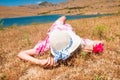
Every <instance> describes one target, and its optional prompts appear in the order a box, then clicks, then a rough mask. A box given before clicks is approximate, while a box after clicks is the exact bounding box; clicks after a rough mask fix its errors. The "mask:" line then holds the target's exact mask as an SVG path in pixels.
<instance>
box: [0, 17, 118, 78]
mask: <svg viewBox="0 0 120 80" xmlns="http://www.w3.org/2000/svg"><path fill="white" fill-rule="evenodd" d="M67 22H68V23H70V24H71V25H72V26H73V28H74V30H75V31H76V33H77V34H78V35H80V36H81V37H84V38H90V39H101V40H104V41H105V45H104V46H105V51H104V52H103V53H101V54H99V55H95V54H93V53H91V54H88V53H85V52H79V53H78V56H77V57H76V58H75V59H73V61H71V62H70V64H71V65H61V66H60V67H58V68H53V69H43V68H41V67H40V66H39V65H34V64H31V63H29V62H26V61H23V60H20V59H19V58H18V57H17V54H18V52H20V51H21V50H25V49H29V48H33V47H34V45H35V44H36V43H37V42H38V41H39V40H42V39H44V38H45V36H46V33H47V30H48V28H49V27H50V26H51V25H52V23H48V24H33V25H29V26H23V27H17V26H14V27H11V28H5V29H2V30H0V79H1V80H119V79H120V15H116V16H107V17H98V18H89V19H78V20H70V21H67ZM35 57H37V58H43V57H46V56H35Z"/></svg>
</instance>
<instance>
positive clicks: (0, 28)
mask: <svg viewBox="0 0 120 80" xmlns="http://www.w3.org/2000/svg"><path fill="white" fill-rule="evenodd" d="M0 30H3V21H2V20H0Z"/></svg>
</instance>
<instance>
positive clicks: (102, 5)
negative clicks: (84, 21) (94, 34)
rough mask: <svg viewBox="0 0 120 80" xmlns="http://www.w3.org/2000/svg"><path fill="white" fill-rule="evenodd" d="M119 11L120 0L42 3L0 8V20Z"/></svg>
mask: <svg viewBox="0 0 120 80" xmlns="http://www.w3.org/2000/svg"><path fill="white" fill-rule="evenodd" d="M119 11H120V0H68V1H67V2H62V3H59V4H52V3H48V2H43V3H42V4H39V5H25V6H14V7H4V6H0V18H5V17H19V16H32V15H43V14H64V15H75V14H104V13H117V12H119Z"/></svg>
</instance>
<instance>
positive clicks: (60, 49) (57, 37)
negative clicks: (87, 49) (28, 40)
mask: <svg viewBox="0 0 120 80" xmlns="http://www.w3.org/2000/svg"><path fill="white" fill-rule="evenodd" d="M49 40H50V47H51V53H52V55H53V56H55V57H56V56H58V54H59V58H60V59H63V60H65V59H67V58H68V57H70V55H71V54H72V53H73V52H74V51H75V50H76V49H77V48H78V47H79V46H80V43H81V38H80V37H79V36H78V35H76V34H75V33H74V32H73V31H65V30H64V31H60V30H54V31H53V32H51V33H50V38H49ZM60 55H61V56H62V57H60ZM64 55H66V56H64ZM63 56H64V57H63ZM57 60H59V59H58V58H57Z"/></svg>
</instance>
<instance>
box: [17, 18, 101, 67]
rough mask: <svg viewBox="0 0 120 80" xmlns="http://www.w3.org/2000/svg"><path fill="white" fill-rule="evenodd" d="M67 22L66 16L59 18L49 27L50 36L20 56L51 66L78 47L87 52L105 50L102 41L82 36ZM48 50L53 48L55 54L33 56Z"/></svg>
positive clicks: (19, 55) (67, 56) (52, 51)
mask: <svg viewBox="0 0 120 80" xmlns="http://www.w3.org/2000/svg"><path fill="white" fill-rule="evenodd" d="M65 22H66V17H65V16H62V17H60V18H58V19H57V20H56V21H55V22H54V24H53V25H52V26H51V28H50V29H49V31H48V36H47V37H46V39H45V40H44V41H41V42H38V44H36V45H35V47H34V48H33V49H29V50H25V51H21V52H20V53H19V54H18V57H19V58H21V59H24V60H27V61H31V62H33V63H35V64H38V65H41V66H43V67H50V66H54V65H55V64H56V63H57V62H58V61H59V60H66V59H67V58H69V57H70V56H72V55H73V54H72V53H73V52H74V51H75V50H76V49H78V48H81V49H82V50H83V51H86V52H95V53H99V52H102V51H103V43H102V41H93V40H89V39H83V38H80V37H79V36H78V35H77V34H76V33H75V32H74V30H73V28H72V27H71V25H69V24H66V23H65ZM47 50H51V54H52V55H53V56H50V57H48V58H47V59H37V58H34V57H33V56H32V55H38V54H42V53H43V52H44V51H47Z"/></svg>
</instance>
